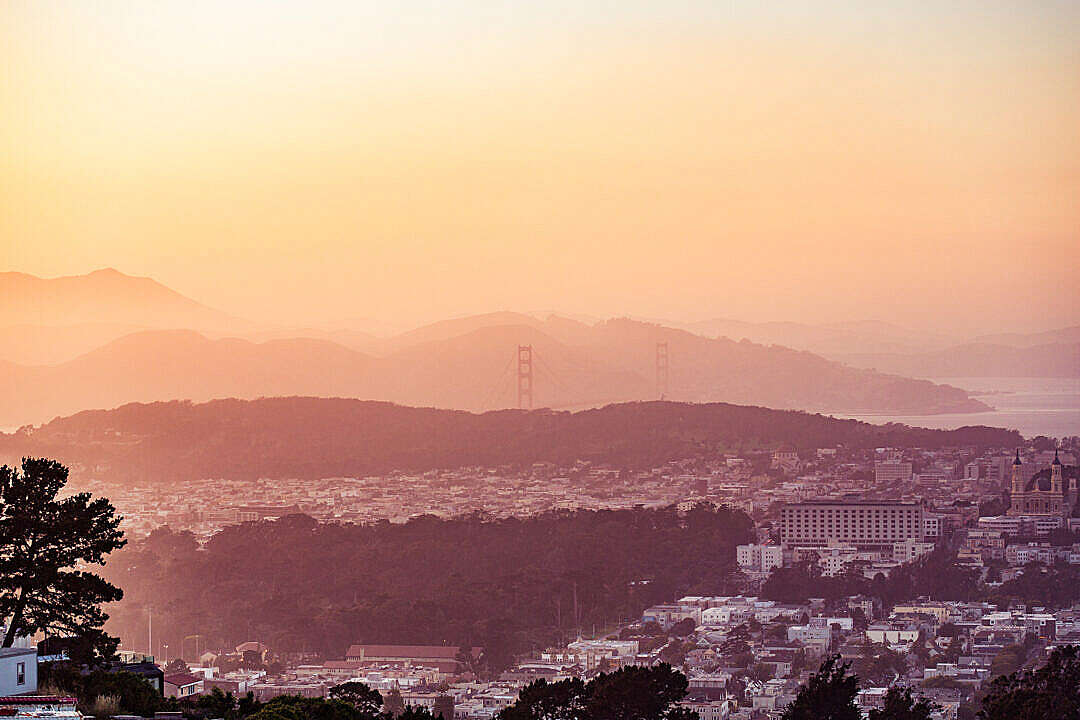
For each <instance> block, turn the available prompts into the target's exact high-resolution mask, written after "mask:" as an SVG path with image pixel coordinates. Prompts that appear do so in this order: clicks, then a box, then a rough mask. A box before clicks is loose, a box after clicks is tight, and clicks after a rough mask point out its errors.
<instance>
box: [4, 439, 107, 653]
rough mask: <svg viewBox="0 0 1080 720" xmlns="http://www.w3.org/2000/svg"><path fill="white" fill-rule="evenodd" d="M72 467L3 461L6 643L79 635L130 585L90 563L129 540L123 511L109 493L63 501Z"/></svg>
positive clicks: (97, 623)
mask: <svg viewBox="0 0 1080 720" xmlns="http://www.w3.org/2000/svg"><path fill="white" fill-rule="evenodd" d="M67 477H68V471H67V468H65V467H64V466H63V465H61V464H60V463H58V462H55V461H52V460H46V459H44V458H42V459H35V458H23V461H22V472H20V471H19V470H17V469H13V468H10V467H8V466H7V465H4V466H2V467H0V577H3V578H4V579H5V582H4V583H3V585H0V618H6V619H7V621H8V631H7V634H6V635H5V636H4V639H3V644H2V646H3V647H11V646H12V644H13V643H14V642H15V638H16V636H19V635H32V634H33V633H35V632H39V631H43V630H49V631H50V632H51V633H54V634H55V633H57V632H58V631H59V632H61V633H67V634H71V635H79V634H83V633H85V632H87V631H88V630H98V629H100V628H101V626H102V625H104V624H105V621H106V620H107V619H108V615H106V614H105V613H104V612H103V611H102V610H101V608H100V607H99V606H100V605H101V604H102V603H106V602H114V601H116V600H119V599H120V598H121V597H123V592H122V591H121V590H120V589H119V588H117V587H115V586H114V585H111V584H110V583H108V582H106V581H105V580H104V579H102V578H101V577H98V576H97V575H94V574H93V573H90V572H87V571H86V570H83V569H78V570H76V569H75V568H83V567H85V566H87V565H102V564H104V562H105V556H106V555H108V554H109V553H110V552H112V551H113V550H116V549H117V548H120V547H122V546H123V545H124V543H125V540H124V534H123V531H121V530H120V529H119V525H120V517H119V516H118V515H117V514H116V510H115V508H114V507H113V506H112V504H111V503H110V502H109V501H108V500H106V499H105V498H97V499H91V497H90V494H89V493H77V494H75V495H71V496H70V497H66V498H63V499H60V500H58V499H57V494H58V493H59V492H60V490H61V489H62V488H63V487H64V485H65V484H66V483H67Z"/></svg>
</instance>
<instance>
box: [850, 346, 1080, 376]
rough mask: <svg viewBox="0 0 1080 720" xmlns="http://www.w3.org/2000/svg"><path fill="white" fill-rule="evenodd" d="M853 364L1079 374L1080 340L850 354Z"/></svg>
mask: <svg viewBox="0 0 1080 720" xmlns="http://www.w3.org/2000/svg"><path fill="white" fill-rule="evenodd" d="M843 360H844V361H845V362H847V363H849V364H851V365H855V366H857V367H864V368H874V369H876V370H880V371H881V372H889V373H897V374H899V375H907V376H910V377H924V378H950V377H955V378H960V377H1047V378H1050V377H1055V378H1056V377H1061V378H1070V377H1071V378H1075V377H1080V341H1078V342H1072V343H1066V342H1058V343H1052V344H1047V345H1030V346H1025V347H1011V346H1008V345H1000V344H992V343H987V342H978V343H967V344H964V345H958V346H956V347H951V348H949V349H947V350H940V351H937V352H928V353H911V354H900V353H880V354H864V355H848V356H845V357H843Z"/></svg>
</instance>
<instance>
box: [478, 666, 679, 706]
mask: <svg viewBox="0 0 1080 720" xmlns="http://www.w3.org/2000/svg"><path fill="white" fill-rule="evenodd" d="M686 687H687V680H686V677H685V676H684V675H683V674H682V673H680V672H678V671H676V670H673V669H672V668H671V666H670V665H666V664H663V663H661V664H660V665H657V666H655V667H626V668H622V669H621V670H617V671H615V672H613V673H600V675H598V676H597V677H596V678H594V679H593V680H590V681H589V682H583V681H582V680H580V679H577V678H573V679H570V680H560V681H559V682H554V683H549V682H547V681H546V680H537V681H536V682H534V683H532V684H531V685H528V686H527V687H525V688H524V689H522V691H521V694H520V696H519V697H518V700H517V702H515V703H514V704H513V705H511V706H509V707H507V708H505V709H503V710H502V711H501V712H500V713H499V715H498V716H497V720H554V719H555V718H557V719H558V720H691V719H693V720H696V718H697V714H696V713H693V712H689V711H687V710H685V709H683V708H679V707H677V706H675V705H674V703H675V702H677V701H679V700H681V699H682V698H683V696H685V695H686Z"/></svg>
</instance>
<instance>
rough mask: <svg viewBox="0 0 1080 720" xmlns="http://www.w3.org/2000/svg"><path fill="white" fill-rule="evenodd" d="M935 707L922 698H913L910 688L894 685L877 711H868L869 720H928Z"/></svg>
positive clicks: (875, 709)
mask: <svg viewBox="0 0 1080 720" xmlns="http://www.w3.org/2000/svg"><path fill="white" fill-rule="evenodd" d="M934 710H936V707H935V706H934V705H933V704H932V703H929V702H927V701H926V700H924V699H923V698H916V697H913V696H912V694H911V688H899V687H896V686H895V685H894V686H893V687H891V688H889V690H888V692H886V693H885V703H884V705H883V706H882V707H881V709H880V710H879V709H878V708H873V709H872V710H870V716H869V720H930V718H931V716H932V715H933V713H934Z"/></svg>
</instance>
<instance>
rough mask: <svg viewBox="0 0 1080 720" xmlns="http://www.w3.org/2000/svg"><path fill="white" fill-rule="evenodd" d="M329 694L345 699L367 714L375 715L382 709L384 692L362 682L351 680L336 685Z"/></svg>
mask: <svg viewBox="0 0 1080 720" xmlns="http://www.w3.org/2000/svg"><path fill="white" fill-rule="evenodd" d="M327 694H328V695H330V697H332V698H337V699H338V700H344V701H345V702H347V703H349V704H350V705H352V706H353V707H355V708H356V709H357V710H359V711H360V712H362V713H364V714H365V715H370V716H372V717H374V716H376V715H378V714H379V712H380V711H381V710H382V704H383V697H382V694H381V693H380V692H379V691H378V690H374V689H372V688H370V687H368V686H367V685H365V684H364V683H362V682H357V681H355V680H350V681H349V682H346V683H342V684H341V685H335V686H334V687H332V688H330V690H329V691H328V693H327Z"/></svg>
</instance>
